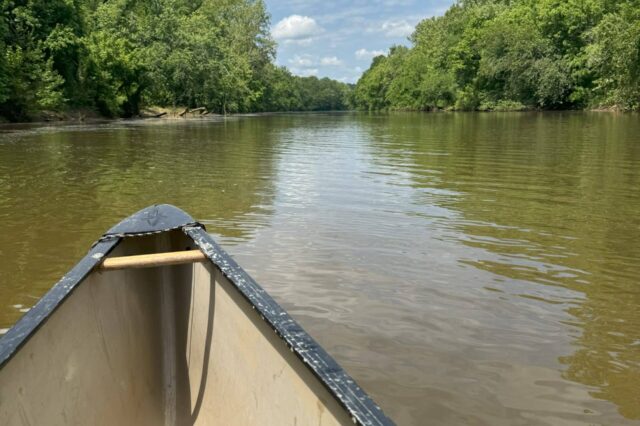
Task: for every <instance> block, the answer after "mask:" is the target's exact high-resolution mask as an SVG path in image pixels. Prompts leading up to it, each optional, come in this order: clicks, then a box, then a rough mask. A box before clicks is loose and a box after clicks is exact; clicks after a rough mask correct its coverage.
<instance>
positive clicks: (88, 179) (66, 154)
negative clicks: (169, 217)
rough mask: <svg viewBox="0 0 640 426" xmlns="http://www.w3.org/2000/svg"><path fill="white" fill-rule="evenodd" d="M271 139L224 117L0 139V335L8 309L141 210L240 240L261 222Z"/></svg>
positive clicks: (266, 210)
mask: <svg viewBox="0 0 640 426" xmlns="http://www.w3.org/2000/svg"><path fill="white" fill-rule="evenodd" d="M277 132H278V128H277V126H272V125H270V124H269V122H268V121H248V122H246V123H243V122H241V120H238V119H230V120H226V121H222V122H213V123H212V122H165V121H159V122H157V123H155V124H154V123H136V122H122V123H115V124H109V125H103V126H71V127H55V128H52V129H48V131H43V130H42V128H35V129H33V130H28V129H27V130H21V131H19V132H11V133H4V134H1V135H0V183H1V186H0V220H2V232H1V233H0V283H2V286H0V300H1V301H2V305H3V306H4V307H3V308H2V309H0V327H5V326H8V325H10V324H11V323H13V322H14V321H15V320H16V319H17V317H18V316H19V315H20V312H19V310H16V309H11V306H13V305H16V304H24V305H27V306H31V305H33V303H35V301H36V300H37V299H38V298H39V297H40V296H41V295H42V294H43V293H44V292H45V291H46V290H47V289H48V288H49V287H50V286H51V284H52V283H54V282H55V281H57V279H58V278H59V277H60V276H61V275H62V274H63V273H64V272H65V271H66V270H68V269H69V268H70V266H72V265H73V263H75V261H77V259H78V258H79V257H80V256H82V255H83V254H84V253H85V251H86V250H87V248H88V247H89V246H90V245H91V243H92V242H93V241H94V240H95V239H96V238H97V237H98V236H99V235H100V234H101V233H102V232H104V231H105V230H106V229H108V228H109V227H110V226H112V225H113V224H114V223H116V222H117V221H119V220H120V219H122V217H123V215H126V214H129V213H131V212H134V211H136V210H138V209H140V208H143V207H145V206H148V205H150V204H154V203H171V204H175V205H178V206H181V207H183V208H184V209H185V210H187V211H189V212H190V213H191V214H193V215H194V216H195V217H197V218H199V219H202V221H203V222H205V223H206V224H207V226H208V228H209V230H210V231H211V232H215V233H217V234H219V235H220V236H222V237H225V238H228V239H229V240H242V239H248V238H250V237H251V235H252V233H253V232H255V229H256V228H259V227H261V226H264V225H265V224H267V223H268V221H269V216H270V214H271V203H272V201H273V194H274V187H273V182H274V173H276V170H275V168H274V158H273V149H272V147H273V146H274V141H273V137H274V135H276V134H277ZM239 223H240V224H241V225H240V226H238V225H237V224H239Z"/></svg>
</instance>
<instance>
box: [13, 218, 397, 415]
mask: <svg viewBox="0 0 640 426" xmlns="http://www.w3.org/2000/svg"><path fill="white" fill-rule="evenodd" d="M165 213H166V212H165ZM159 226H164V225H159ZM132 229H133V231H135V228H132ZM133 231H132V232H120V233H119V232H113V233H110V234H107V235H106V238H104V239H103V241H102V242H100V243H99V244H98V245H97V246H95V247H94V248H93V250H92V251H91V252H90V253H89V255H88V256H87V257H86V258H85V259H83V261H81V263H80V264H79V265H83V262H84V263H86V262H89V263H91V259H94V260H95V262H94V263H95V265H93V266H91V265H89V266H86V265H85V267H84V269H82V268H81V269H82V271H85V272H86V273H85V274H84V275H82V271H80V272H79V273H77V274H75V275H74V273H73V271H72V273H70V274H68V276H67V277H65V278H63V280H62V281H61V282H60V283H58V285H56V287H54V289H52V290H51V292H50V293H49V294H48V295H47V296H45V298H43V300H41V302H39V303H38V305H36V307H34V309H33V310H32V311H33V313H32V312H30V313H29V314H27V316H25V318H23V319H22V320H21V321H20V322H19V323H18V324H17V325H16V327H14V328H15V330H14V329H12V330H11V331H10V332H9V334H8V335H7V336H8V337H9V339H8V340H7V341H5V340H4V339H3V340H0V367H1V368H0V424H7V425H12V424H16V425H18V424H42V423H46V424H50V425H57V424H60V425H63V424H64V425H69V424H95V425H107V424H136V425H145V424H150V425H151V424H152V425H159V424H165V425H183V424H184V425H199V424H220V425H234V424H237V425H249V424H260V425H271V424H272V425H286V424H292V425H293V424H298V425H304V424H314V425H316V424H319V425H336V424H343V425H344V424H353V423H354V422H355V423H359V424H392V423H391V422H390V420H388V419H387V418H386V417H384V415H383V414H382V412H381V411H380V410H379V408H377V406H375V404H373V402H372V401H371V400H370V399H369V397H368V396H367V395H366V394H365V393H364V392H363V391H362V390H361V389H360V388H359V387H358V386H357V385H356V384H355V382H353V380H352V379H351V378H350V377H349V376H348V375H346V373H344V371H343V370H342V369H341V368H340V367H339V366H338V365H337V363H335V361H334V360H333V359H332V358H331V357H329V356H328V355H327V354H326V352H324V351H323V350H322V348H320V347H319V346H318V345H317V343H315V341H313V339H311V338H310V337H309V336H308V335H307V334H306V333H305V332H304V330H302V329H301V328H300V326H299V325H297V323H295V321H293V320H292V319H291V317H289V316H288V314H286V312H284V311H283V310H282V308H280V307H279V306H278V305H277V304H276V303H275V302H274V301H273V299H271V298H270V297H269V296H268V295H267V294H266V293H265V292H264V290H263V289H262V288H261V287H259V286H258V285H257V284H256V283H255V281H253V280H252V279H251V278H250V277H249V276H248V275H246V273H245V272H244V271H242V270H241V269H240V268H239V267H238V266H237V265H236V264H235V262H233V260H232V259H230V258H229V257H228V256H227V255H226V253H224V252H223V251H222V250H221V249H220V248H219V247H218V246H217V245H216V244H215V242H213V240H211V238H210V236H208V234H206V232H205V231H204V230H203V229H202V227H200V226H198V225H197V224H195V225H194V224H193V223H192V221H190V222H185V223H183V224H182V225H181V226H177V227H170V228H169V229H162V232H155V231H153V229H151V231H149V230H145V232H144V233H138V234H135V232H133ZM105 244H106V246H105ZM105 249H106V250H105ZM186 249H194V250H198V249H200V250H202V251H203V252H205V254H206V255H207V256H208V258H209V259H210V262H205V263H195V264H187V265H176V266H163V267H155V268H147V269H124V270H114V271H100V270H98V269H95V266H96V265H97V264H98V262H99V260H100V259H101V258H102V256H128V255H136V254H146V253H156V252H165V251H179V250H186ZM76 269H78V267H76ZM69 276H76V278H77V282H75V283H70V282H69ZM65 280H67V281H65ZM61 286H62V287H64V288H61ZM65 286H66V287H65ZM64 291H66V293H64ZM30 315H31V316H32V317H31V318H29V316H30ZM21 333H22V334H21ZM23 334H24V335H23ZM376 410H377V411H376Z"/></svg>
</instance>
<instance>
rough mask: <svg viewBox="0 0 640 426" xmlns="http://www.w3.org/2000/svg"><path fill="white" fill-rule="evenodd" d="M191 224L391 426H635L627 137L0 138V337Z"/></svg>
mask: <svg viewBox="0 0 640 426" xmlns="http://www.w3.org/2000/svg"><path fill="white" fill-rule="evenodd" d="M154 203H171V204H175V205H176V206H179V207H181V208H183V209H184V210H186V211H187V212H189V213H190V214H191V215H192V216H194V217H195V218H196V219H198V220H199V221H201V222H203V223H204V224H206V226H207V229H208V231H209V232H210V233H212V234H213V235H214V236H215V237H216V239H217V240H218V241H219V242H220V243H221V244H222V245H223V247H224V248H225V249H226V250H227V251H229V252H230V253H231V254H232V255H233V256H234V257H235V258H236V260H237V261H238V262H239V263H240V264H241V265H242V266H243V267H244V268H245V269H246V270H247V271H248V272H249V273H250V274H251V275H253V276H254V278H256V279H257V281H258V282H260V283H261V284H262V285H263V286H264V287H265V288H266V289H267V290H268V291H269V292H270V293H271V295H272V296H273V297H274V298H275V299H276V300H277V301H279V302H280V303H281V304H282V305H283V307H284V308H285V309H287V310H288V311H289V313H291V314H292V315H293V317H294V318H296V319H297V320H298V321H299V322H300V323H301V324H302V326H303V327H304V328H306V329H307V331H308V332H309V333H310V334H311V335H312V336H313V337H314V338H316V340H318V341H319V342H320V343H321V344H322V345H323V346H324V347H325V349H327V351H328V352H329V353H330V354H332V355H333V356H334V357H335V358H336V359H337V360H338V362H340V363H341V364H342V365H343V366H344V367H345V369H346V370H347V371H348V372H349V373H350V374H351V375H352V376H354V377H355V379H356V380H357V381H358V383H359V384H360V385H361V386H362V387H363V388H365V390H366V391H367V392H369V393H370V394H371V396H372V397H373V398H374V399H375V400H376V401H377V402H378V403H379V404H380V405H381V406H382V408H383V409H384V410H385V412H386V413H388V414H389V415H390V416H391V417H392V418H393V419H394V420H395V421H396V422H397V423H398V424H400V425H423V424H451V425H467V424H470V425H582V424H584V425H587V424H588V425H596V424H598V425H599V424H603V425H627V424H640V116H638V115H623V114H610V113H578V112H576V113H490V114H475V113H469V114H465V113H460V114H454V113H442V114H409V113H406V114H377V115H368V114H354V113H345V114H289V115H274V116H246V117H232V118H228V119H226V120H221V119H218V120H213V119H212V120H202V121H171V120H151V121H130V122H127V121H122V122H112V123H108V124H100V125H95V124H94V125H64V126H42V125H40V126H37V125H36V126H24V125H23V126H8V125H4V126H2V127H0V328H2V329H5V330H4V331H6V328H8V327H10V326H11V324H13V323H14V322H15V321H16V320H17V319H18V318H19V317H20V316H21V315H22V313H23V312H25V311H27V310H28V309H29V308H30V307H31V306H32V305H33V304H35V302H36V301H37V300H38V298H39V297H41V296H42V295H43V294H44V293H45V292H46V291H47V290H48V289H49V288H50V287H51V285H52V284H53V283H55V281H57V279H59V278H60V277H61V276H62V275H63V274H64V273H65V272H66V271H67V270H68V269H69V268H70V267H71V266H72V265H73V264H74V263H75V262H76V261H77V260H78V259H79V258H80V257H81V256H83V255H84V254H85V253H86V251H87V250H88V248H89V247H90V245H91V244H92V242H93V241H95V240H96V239H97V238H98V237H99V236H100V234H101V233H103V232H104V231H105V230H106V229H107V228H109V227H110V226H111V225H113V224H114V223H116V222H117V221H119V220H120V219H122V218H123V217H124V216H128V215H129V214H131V213H133V212H135V211H137V210H139V209H141V208H143V207H145V206H147V205H150V204H154Z"/></svg>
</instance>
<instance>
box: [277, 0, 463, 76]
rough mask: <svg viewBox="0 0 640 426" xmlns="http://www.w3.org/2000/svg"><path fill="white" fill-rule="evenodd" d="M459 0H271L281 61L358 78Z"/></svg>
mask: <svg viewBox="0 0 640 426" xmlns="http://www.w3.org/2000/svg"><path fill="white" fill-rule="evenodd" d="M453 2H454V0H422V1H419V0H367V1H364V0H356V1H350V2H346V1H334V0H289V1H285V0H266V4H267V9H268V10H269V13H271V34H272V35H273V37H274V38H275V40H276V41H277V42H278V55H277V59H276V62H277V63H278V64H279V65H285V66H286V67H287V68H289V69H290V70H291V71H292V72H293V73H294V74H296V75H302V76H308V75H316V76H318V77H331V78H334V79H336V80H340V81H345V82H350V83H355V82H356V81H357V80H358V78H359V77H360V75H361V74H362V72H363V71H364V70H366V69H367V68H368V67H369V64H370V63H371V59H372V58H373V56H375V55H378V54H381V53H385V52H386V51H387V50H388V48H389V47H390V46H392V45H394V44H405V45H409V44H410V43H409V42H408V41H407V37H408V36H409V35H410V34H411V32H412V31H413V29H414V28H415V25H416V24H417V23H418V22H419V21H420V20H422V19H424V18H427V17H431V16H436V15H442V14H443V13H444V12H445V11H446V10H447V9H448V8H449V6H451V4H453Z"/></svg>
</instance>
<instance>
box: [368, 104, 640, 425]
mask: <svg viewBox="0 0 640 426" xmlns="http://www.w3.org/2000/svg"><path fill="white" fill-rule="evenodd" d="M381 120H382V121H383V124H381V123H380V121H381ZM375 121H376V125H374V126H370V127H372V131H371V134H372V140H373V141H375V143H374V146H375V147H376V148H377V149H376V152H375V154H374V155H373V156H374V158H376V159H377V160H376V162H377V163H378V164H379V165H380V166H382V167H385V168H390V169H396V168H399V169H401V170H402V171H403V172H406V173H408V174H409V180H410V185H411V186H412V187H413V188H415V189H416V191H415V193H414V195H415V199H414V200H413V201H412V204H413V206H412V208H413V209H415V210H416V211H414V212H413V214H422V215H424V216H427V217H429V216H430V217H431V218H432V220H438V221H440V222H441V223H440V227H441V228H447V229H448V230H449V232H447V233H446V234H447V235H446V236H445V237H444V238H450V239H451V240H453V241H459V242H460V243H462V244H464V245H465V246H467V247H469V248H472V249H473V250H471V251H467V252H466V253H465V252H464V251H458V255H459V261H460V263H462V264H465V265H471V266H473V267H474V268H476V269H477V270H482V271H486V272H489V273H491V274H492V275H493V276H492V277H491V278H490V279H489V280H488V281H489V282H488V283H487V280H476V282H477V283H478V284H479V285H483V286H484V288H485V289H486V290H489V291H493V292H494V293H495V294H496V296H495V297H496V299H497V300H502V301H504V302H505V303H507V304H508V305H509V306H512V305H513V304H514V303H517V304H518V305H519V306H520V309H521V312H526V311H531V315H535V311H538V312H539V313H540V318H538V320H536V321H535V323H534V324H527V323H526V322H523V323H519V322H518V321H514V318H513V317H512V316H506V317H504V318H503V319H502V320H499V327H498V328H496V329H495V332H496V335H487V336H484V337H483V339H482V342H483V343H485V344H486V343H487V341H495V342H496V343H499V342H501V341H502V342H503V344H502V345H501V347H502V348H503V350H505V351H506V352H507V353H508V352H509V351H511V349H510V347H513V349H514V350H513V351H512V352H514V353H515V352H519V351H520V350H522V349H528V350H539V351H541V352H543V353H544V352H547V353H548V355H550V356H553V355H554V354H557V353H562V352H565V353H567V354H570V355H566V356H561V357H559V361H560V363H561V364H562V365H565V366H566V368H554V362H553V361H554V358H551V357H549V358H548V359H544V356H540V355H538V356H537V358H539V359H541V361H542V362H541V363H540V364H542V365H545V366H547V367H549V368H550V369H551V371H549V370H546V371H547V372H546V373H545V374H542V372H538V373H536V374H533V375H532V376H531V377H529V378H528V379H526V378H524V377H523V378H522V379H524V380H520V381H519V383H520V384H521V385H522V384H523V381H525V382H526V381H537V382H542V381H545V380H546V381H549V382H554V383H556V384H558V383H559V380H558V379H559V377H560V376H561V377H562V378H565V379H568V380H571V381H574V382H578V383H581V384H584V385H587V386H588V387H587V388H585V389H584V390H582V393H584V392H585V391H586V392H589V394H590V395H591V396H593V397H596V398H598V399H604V400H608V401H611V402H613V403H614V404H616V406H617V410H618V411H619V413H620V414H622V415H623V416H624V417H626V418H629V419H640V400H639V399H638V395H640V380H639V379H640V317H638V313H637V307H638V306H640V292H639V291H638V287H637V273H638V259H640V244H639V243H638V240H639V237H640V226H639V225H640V216H639V215H638V213H639V212H640V191H638V188H640V174H639V173H638V170H639V166H640V143H639V142H640V140H639V139H638V138H639V137H638V135H640V122H638V120H637V116H633V115H628V116H625V115H610V114H487V115H476V114H460V115H451V114H447V115H410V114H406V115H402V116H389V117H386V118H385V119H381V118H380V117H375ZM367 125H368V124H367ZM390 135H393V137H390ZM434 204H435V205H437V206H439V207H440V208H442V209H447V210H449V211H453V212H459V213H460V216H458V217H456V215H455V214H446V215H439V216H435V215H433V214H432V213H430V212H425V211H423V210H424V207H425V206H429V205H434ZM530 283H536V284H543V285H544V286H532V285H530ZM517 299H520V300H522V301H521V302H517ZM495 309H500V308H499V307H498V306H496V307H495ZM563 314H568V315H563ZM545 323H547V325H548V327H547V329H544V328H541V327H540V326H541V325H543V324H545ZM532 326H533V327H535V328H534V331H535V333H534V334H535V336H528V334H529V333H530V332H531V331H532V329H531V327H532ZM487 327H489V324H483V325H482V328H483V329H486V328H487ZM536 328H537V330H536ZM509 330H511V331H513V333H514V336H509V337H508V338H505V336H504V333H505V331H509ZM543 336H544V338H545V339H543V340H548V339H549V340H550V341H546V342H545V341H538V342H536V340H540V337H543ZM551 336H556V338H555V339H550V337H551ZM562 340H564V341H565V342H566V343H568V344H569V345H570V346H569V347H568V346H567V344H564V345H559V344H558V343H559V342H560V341H562ZM516 342H521V343H518V344H519V345H522V347H521V348H517V345H518V344H517V343H516ZM477 343H478V344H480V341H478V342H477ZM549 344H550V347H549ZM513 345H516V346H513ZM545 346H547V347H545ZM504 355H507V354H503V356H504ZM518 358H524V357H523V356H522V355H518ZM529 362H532V361H529ZM506 367H507V368H511V367H513V366H506ZM556 369H557V370H560V371H559V374H553V370H556ZM495 372H496V374H505V372H504V371H502V372H500V369H499V368H497V369H495ZM550 373H551V374H550ZM545 375H546V376H548V378H547V379H545V378H544V377H542V376H545ZM537 376H540V377H537ZM523 388H524V387H522V388H520V391H522V389H523ZM558 391H559V392H558V395H556V396H555V397H554V398H556V397H560V398H561V397H562V396H563V394H564V395H566V385H565V386H562V387H558ZM505 392H509V393H511V392H513V389H509V388H501V389H500V390H499V391H498V394H502V393H505ZM535 397H536V395H535V393H533V395H529V398H526V399H527V400H528V401H531V398H534V399H535ZM583 398H584V396H581V397H580V398H577V399H575V400H574V401H573V402H578V403H580V404H581V405H583V406H584V407H585V408H584V413H581V411H582V410H579V409H575V410H573V411H574V412H575V413H577V414H582V415H583V416H584V414H588V416H586V418H597V419H598V421H602V419H605V420H604V423H608V422H613V423H618V422H620V421H621V420H619V419H615V416H614V417H609V415H605V413H606V411H607V410H606V409H601V410H593V409H591V408H589V407H587V406H586V405H584V404H583V402H584V401H581V400H583ZM523 409H525V408H524V407H523ZM526 409H527V410H531V409H532V405H531V404H530V405H527V407H526ZM561 411H562V410H561ZM558 414H560V413H558ZM578 418H580V417H578ZM614 419H615V420H614ZM584 421H590V420H586V419H585V420H584Z"/></svg>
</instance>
